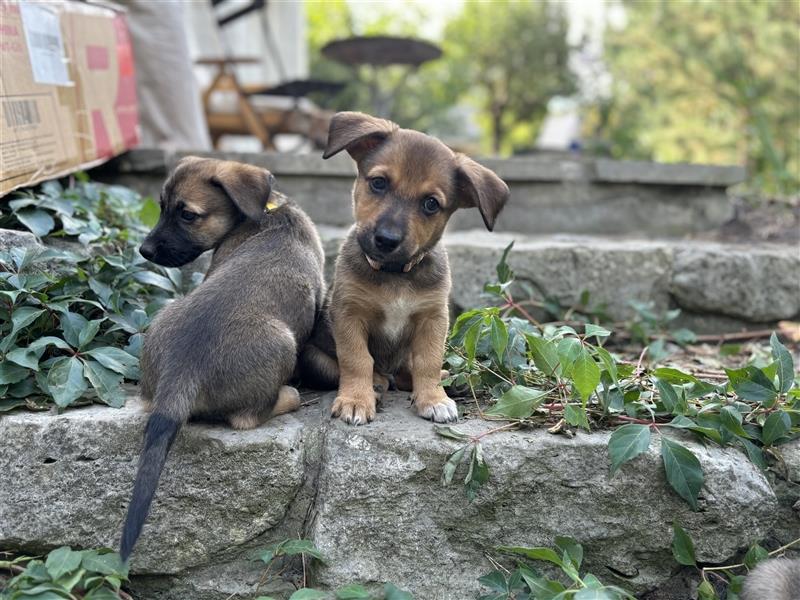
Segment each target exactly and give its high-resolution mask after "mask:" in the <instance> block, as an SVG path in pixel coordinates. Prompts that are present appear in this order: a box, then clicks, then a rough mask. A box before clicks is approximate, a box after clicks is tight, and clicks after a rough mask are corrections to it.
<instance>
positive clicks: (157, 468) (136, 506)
mask: <svg viewBox="0 0 800 600" xmlns="http://www.w3.org/2000/svg"><path fill="white" fill-rule="evenodd" d="M184 421H185V419H180V418H178V419H176V418H174V417H170V416H167V415H165V414H163V413H159V412H154V413H153V414H152V415H150V418H149V419H148V421H147V427H146V428H145V432H144V447H143V449H142V454H141V456H140V457H139V469H138V471H137V473H136V483H135V484H134V486H133V496H132V497H131V502H130V504H129V505H128V514H127V516H126V517H125V526H124V527H123V529H122V541H121V542H120V549H119V553H120V555H121V556H122V560H123V561H127V560H128V557H129V556H130V554H131V551H132V550H133V546H134V544H136V540H137V539H139V534H140V533H141V532H142V526H143V525H144V521H145V519H146V518H147V513H148V512H149V511H150V504H151V503H152V502H153V496H154V495H155V493H156V488H157V487H158V480H159V478H160V477H161V471H162V470H163V468H164V463H165V462H166V460H167V453H169V449H170V448H171V447H172V442H174V441H175V436H176V435H177V434H178V430H180V428H181V426H182V425H183V423H184Z"/></svg>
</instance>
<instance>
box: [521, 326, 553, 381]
mask: <svg viewBox="0 0 800 600" xmlns="http://www.w3.org/2000/svg"><path fill="white" fill-rule="evenodd" d="M525 340H526V341H527V342H528V348H529V349H530V353H531V356H532V358H533V364H535V365H536V368H537V369H539V370H540V371H541V372H542V373H544V374H545V375H547V376H548V377H550V376H552V375H554V374H557V373H558V372H559V371H560V369H559V366H560V365H559V360H558V350H557V349H556V345H555V344H554V343H553V342H550V341H548V340H546V339H544V338H540V337H536V336H534V335H530V334H527V335H525Z"/></svg>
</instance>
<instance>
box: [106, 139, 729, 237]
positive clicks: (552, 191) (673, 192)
mask: <svg viewBox="0 0 800 600" xmlns="http://www.w3.org/2000/svg"><path fill="white" fill-rule="evenodd" d="M187 154H199V155H202V156H209V157H214V158H221V159H227V160H236V161H240V162H246V163H250V164H255V165H259V166H262V167H265V168H267V169H269V170H270V171H271V172H272V173H273V174H274V175H275V176H276V178H277V186H278V189H280V190H281V191H282V192H284V193H286V194H288V195H289V196H291V197H292V198H293V199H294V200H295V201H297V202H298V203H299V204H300V205H301V206H302V207H303V208H304V209H305V210H306V211H307V212H308V213H309V215H310V216H311V218H312V219H313V220H314V221H315V222H317V223H320V224H325V225H332V226H346V225H347V224H349V223H350V222H351V219H352V211H351V208H350V195H351V190H352V186H353V178H354V176H355V174H356V169H355V165H354V163H353V161H352V160H350V158H349V157H348V156H347V155H346V154H342V155H338V156H335V157H333V158H331V159H329V160H322V158H321V156H320V155H319V154H318V153H315V154H303V155H294V154H280V153H231V152H202V153H191V152H177V153H165V152H163V151H159V150H149V149H143V150H134V151H132V152H129V153H128V154H125V155H123V156H122V157H120V158H118V159H116V160H115V161H112V162H111V163H108V164H107V165H104V166H103V167H101V168H100V169H98V170H95V171H93V172H92V176H93V177H96V178H99V179H100V180H103V181H109V182H114V183H119V184H122V185H128V186H131V187H133V188H134V189H136V190H137V191H139V192H141V193H144V194H149V195H152V196H154V197H157V195H158V192H159V189H160V187H161V184H162V183H163V179H164V177H165V176H166V173H167V171H168V169H170V168H171V167H172V166H174V164H175V163H176V162H177V160H179V159H180V158H181V157H182V156H185V155H187ZM481 162H483V163H484V164H485V165H487V166H488V167H489V168H491V169H493V170H495V171H496V172H497V173H498V174H499V175H500V176H501V177H503V178H504V179H505V180H506V181H507V182H508V184H509V186H510V188H511V201H510V202H509V204H508V206H507V208H506V210H505V211H504V213H503V214H502V215H501V216H500V218H499V219H498V221H497V224H496V229H497V230H498V231H515V232H522V233H529V234H533V233H537V234H539V233H554V232H568V233H595V234H622V233H631V232H639V233H641V234H653V235H662V236H665V235H666V236H680V235H682V234H685V233H687V232H702V231H706V230H708V229H711V228H714V227H717V226H719V225H721V224H722V223H724V222H726V221H727V220H729V219H730V218H732V217H733V214H734V212H733V207H732V205H731V203H730V202H729V200H728V198H727V196H726V195H725V188H726V187H727V186H729V185H732V184H733V183H737V182H738V181H741V180H742V179H743V170H742V169H741V168H739V167H717V166H708V165H663V164H659V163H645V162H630V161H609V160H606V159H593V158H582V157H572V156H535V157H515V158H510V159H482V160H481ZM479 226H481V219H480V216H479V215H478V214H477V211H459V212H458V213H456V215H455V216H454V218H453V219H452V221H451V227H452V228H455V229H470V228H474V227H479Z"/></svg>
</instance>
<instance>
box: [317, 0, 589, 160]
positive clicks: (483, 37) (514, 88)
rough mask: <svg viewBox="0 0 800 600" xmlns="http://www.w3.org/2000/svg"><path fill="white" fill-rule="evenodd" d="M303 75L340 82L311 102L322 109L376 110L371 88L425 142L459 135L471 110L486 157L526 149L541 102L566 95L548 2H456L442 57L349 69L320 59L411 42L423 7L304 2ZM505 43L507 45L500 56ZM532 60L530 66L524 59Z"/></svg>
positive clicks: (557, 15)
mask: <svg viewBox="0 0 800 600" xmlns="http://www.w3.org/2000/svg"><path fill="white" fill-rule="evenodd" d="M305 6H306V16H307V19H308V31H309V34H308V39H309V55H310V57H311V75H312V76H313V77H319V78H323V79H331V80H337V81H343V82H348V83H349V85H347V87H346V88H345V89H344V90H343V91H342V92H341V93H339V94H338V95H337V96H336V97H335V98H332V99H330V98H316V100H317V101H318V102H320V103H321V104H322V105H323V106H326V108H331V109H334V110H363V111H367V112H375V107H374V106H373V103H372V101H371V95H373V94H374V90H375V89H378V90H379V93H378V96H379V97H380V98H382V101H380V102H379V104H380V105H382V106H383V107H384V111H383V113H384V115H383V116H387V117H389V118H391V119H392V120H394V121H396V122H397V123H399V124H400V125H402V126H404V127H411V128H415V129H420V130H422V131H427V132H430V133H432V134H434V135H440V136H441V135H446V136H455V137H459V136H462V135H463V134H464V133H465V131H464V125H463V122H464V118H463V115H464V112H463V110H460V111H459V110H454V109H455V107H456V106H457V105H469V106H470V108H474V109H477V111H478V121H479V123H480V125H481V128H482V129H483V131H484V134H485V135H484V142H485V144H484V147H485V148H486V149H491V150H493V151H494V152H495V153H499V152H501V151H502V152H504V153H509V152H512V151H514V150H521V149H526V148H530V147H531V145H532V144H533V141H534V140H535V139H536V135H537V132H538V129H539V126H540V125H541V122H542V120H543V118H544V115H545V114H546V108H547V103H548V101H549V100H550V99H551V98H552V97H553V96H555V95H558V94H570V93H572V92H573V91H574V89H575V83H574V79H573V75H572V74H571V72H570V70H569V69H568V68H567V60H568V57H569V47H568V45H567V42H566V30H567V22H566V18H565V17H564V14H563V10H562V7H561V6H560V5H559V4H558V3H556V2H509V1H507V0H497V1H495V2H491V3H480V2H465V3H464V5H463V6H462V7H461V9H460V12H459V13H458V14H456V15H455V16H454V17H453V18H452V19H451V20H450V21H449V22H448V23H447V25H446V27H445V30H444V33H443V36H442V38H441V39H438V40H433V41H434V43H436V44H438V45H440V46H441V48H442V51H443V54H442V57H441V58H439V59H437V60H434V61H430V62H428V63H426V64H424V65H422V66H421V67H420V68H419V69H415V70H409V69H408V68H405V67H381V68H380V69H377V70H376V69H371V68H370V67H359V68H349V67H346V66H344V65H341V64H337V63H335V62H332V61H329V60H327V59H325V57H324V56H322V54H321V53H320V49H321V48H322V47H323V46H324V45H325V44H326V43H327V42H329V41H331V40H334V39H340V38H346V37H348V36H352V35H396V36H404V37H419V23H420V22H425V21H427V20H428V19H429V16H430V11H429V9H428V8H427V7H426V6H425V5H424V4H417V3H412V4H408V3H405V4H402V5H393V4H390V3H384V4H380V3H378V4H373V5H370V7H369V10H368V11H358V10H352V8H351V6H352V4H351V3H347V2H344V1H324V2H323V1H317V0H312V1H309V2H306V5H305ZM507 40H514V48H513V51H509V46H508V43H507ZM534 57H535V60H534V59H533V58H534Z"/></svg>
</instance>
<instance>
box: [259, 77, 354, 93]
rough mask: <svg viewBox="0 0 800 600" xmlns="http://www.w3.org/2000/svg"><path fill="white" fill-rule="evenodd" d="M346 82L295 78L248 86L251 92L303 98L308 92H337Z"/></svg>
mask: <svg viewBox="0 0 800 600" xmlns="http://www.w3.org/2000/svg"><path fill="white" fill-rule="evenodd" d="M344 86H345V84H344V83H340V82H338V81H324V80H322V79H295V80H293V81H285V82H283V83H281V84H279V85H274V86H268V85H267V86H263V87H261V88H248V90H247V91H248V93H250V94H267V95H269V96H291V97H293V98H302V97H303V96H307V95H308V94H312V93H315V92H320V93H323V94H335V93H337V92H340V91H341V90H342V89H343V88H344Z"/></svg>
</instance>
